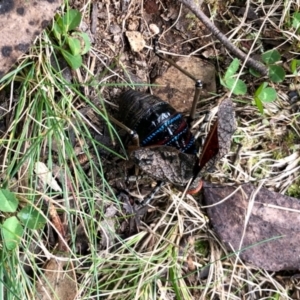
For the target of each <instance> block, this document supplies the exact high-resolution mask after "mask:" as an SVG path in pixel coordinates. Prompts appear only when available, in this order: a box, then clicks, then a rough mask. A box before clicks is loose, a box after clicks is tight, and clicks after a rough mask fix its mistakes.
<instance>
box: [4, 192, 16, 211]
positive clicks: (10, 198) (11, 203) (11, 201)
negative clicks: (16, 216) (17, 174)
mask: <svg viewBox="0 0 300 300" xmlns="http://www.w3.org/2000/svg"><path fill="white" fill-rule="evenodd" d="M18 204H19V201H18V199H17V198H16V196H15V194H14V193H12V192H11V191H9V190H6V189H0V210H1V211H3V212H15V211H16V210H17V207H18Z"/></svg>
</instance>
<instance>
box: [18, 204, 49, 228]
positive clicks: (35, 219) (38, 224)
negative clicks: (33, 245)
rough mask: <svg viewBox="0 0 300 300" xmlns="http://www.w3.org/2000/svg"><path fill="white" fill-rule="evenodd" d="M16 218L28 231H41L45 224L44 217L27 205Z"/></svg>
mask: <svg viewBox="0 0 300 300" xmlns="http://www.w3.org/2000/svg"><path fill="white" fill-rule="evenodd" d="M18 218H19V220H20V221H21V222H22V224H24V225H25V226H26V227H28V228H30V229H41V228H43V227H44V225H45V223H46V219H45V218H44V216H43V215H42V214H41V213H40V212H39V211H38V210H36V209H35V208H34V207H32V206H30V205H27V206H25V207H24V208H22V209H21V210H20V211H19V212H18Z"/></svg>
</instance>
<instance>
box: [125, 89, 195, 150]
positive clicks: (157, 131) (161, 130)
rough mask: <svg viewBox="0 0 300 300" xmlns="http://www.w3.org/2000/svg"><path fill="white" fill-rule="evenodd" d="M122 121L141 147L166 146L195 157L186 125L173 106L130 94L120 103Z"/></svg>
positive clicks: (141, 94) (154, 99) (155, 99)
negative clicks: (137, 139) (132, 131)
mask: <svg viewBox="0 0 300 300" xmlns="http://www.w3.org/2000/svg"><path fill="white" fill-rule="evenodd" d="M119 110H120V121H122V123H123V124H124V125H126V126H127V127H129V128H130V129H132V130H134V131H135V132H136V133H137V134H138V135H139V139H140V144H141V146H143V147H145V146H153V145H166V146H170V147H174V148H176V149H178V150H179V151H181V152H184V153H188V154H195V153H196V146H195V140H194V137H193V135H192V133H191V132H190V130H189V128H188V125H187V122H186V121H185V119H184V118H183V116H182V115H181V114H180V113H178V112H177V111H176V110H175V109H174V108H173V107H172V106H171V105H170V104H168V103H167V102H164V101H163V100H161V99H160V98H158V97H155V96H153V95H150V94H145V93H141V92H138V91H134V90H128V91H126V92H125V93H123V94H122V95H121V97H120V99H119Z"/></svg>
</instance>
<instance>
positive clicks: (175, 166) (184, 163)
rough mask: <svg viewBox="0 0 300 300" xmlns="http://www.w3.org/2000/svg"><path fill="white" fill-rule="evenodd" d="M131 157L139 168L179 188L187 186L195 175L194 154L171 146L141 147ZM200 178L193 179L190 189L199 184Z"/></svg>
mask: <svg viewBox="0 0 300 300" xmlns="http://www.w3.org/2000/svg"><path fill="white" fill-rule="evenodd" d="M131 158H132V159H133V161H134V163H135V164H136V165H138V166H139V168H140V169H141V170H142V171H144V172H146V173H147V174H149V176H151V177H152V178H155V179H156V180H159V181H167V182H169V183H172V184H173V185H174V186H176V187H178V188H181V189H182V188H185V187H186V185H187V184H188V182H189V180H190V179H191V178H193V176H194V172H193V171H194V165H195V161H196V157H195V156H194V155H190V154H186V153H182V152H180V151H179V150H177V149H176V148H173V147H169V146H151V147H146V148H139V149H137V150H135V151H133V152H132V153H131ZM199 181H200V178H196V179H195V180H194V181H193V185H191V186H190V189H191V190H193V189H196V188H197V187H198V186H199V184H200V183H199Z"/></svg>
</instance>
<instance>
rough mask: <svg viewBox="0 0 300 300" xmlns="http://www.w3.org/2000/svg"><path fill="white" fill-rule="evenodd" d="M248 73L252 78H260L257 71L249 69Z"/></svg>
mask: <svg viewBox="0 0 300 300" xmlns="http://www.w3.org/2000/svg"><path fill="white" fill-rule="evenodd" d="M249 72H250V74H251V75H252V76H254V77H257V78H260V77H261V74H260V73H259V72H258V71H256V70H254V69H252V68H250V69H249Z"/></svg>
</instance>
